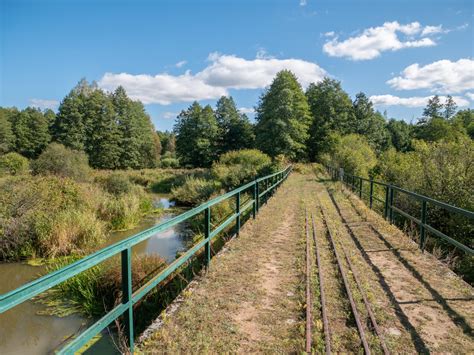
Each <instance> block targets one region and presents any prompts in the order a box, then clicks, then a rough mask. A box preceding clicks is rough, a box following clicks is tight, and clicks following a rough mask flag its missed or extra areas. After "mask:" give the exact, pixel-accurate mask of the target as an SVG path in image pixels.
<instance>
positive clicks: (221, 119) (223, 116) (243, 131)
mask: <svg viewBox="0 0 474 355" xmlns="http://www.w3.org/2000/svg"><path fill="white" fill-rule="evenodd" d="M216 119H217V124H218V125H219V130H220V139H219V153H220V154H222V153H226V152H228V151H231V150H238V149H246V148H252V147H253V144H254V141H255V134H254V133H253V127H252V124H251V123H250V121H249V119H248V117H247V116H246V115H245V114H240V112H239V111H238V110H237V107H236V106H235V102H234V99H233V98H232V97H226V96H222V97H221V98H220V99H219V101H217V105H216Z"/></svg>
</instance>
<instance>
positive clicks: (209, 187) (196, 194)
mask: <svg viewBox="0 0 474 355" xmlns="http://www.w3.org/2000/svg"><path fill="white" fill-rule="evenodd" d="M219 187H220V184H219V183H218V182H216V181H214V180H206V179H203V178H197V177H192V176H191V177H187V178H186V180H185V182H184V184H183V185H181V186H178V187H174V188H172V189H171V196H172V198H173V200H175V201H176V202H178V203H180V204H182V205H188V206H194V205H197V204H199V203H202V202H205V201H207V200H208V199H209V198H210V197H211V195H212V194H213V193H214V192H216V191H217V190H218V189H219Z"/></svg>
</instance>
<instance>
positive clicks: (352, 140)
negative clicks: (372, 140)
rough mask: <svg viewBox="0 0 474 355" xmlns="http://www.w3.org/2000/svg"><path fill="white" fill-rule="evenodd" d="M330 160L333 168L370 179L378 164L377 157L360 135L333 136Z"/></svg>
mask: <svg viewBox="0 0 474 355" xmlns="http://www.w3.org/2000/svg"><path fill="white" fill-rule="evenodd" d="M332 142H333V143H332V147H331V150H330V153H329V156H324V157H323V160H326V163H327V160H329V162H330V164H331V165H332V166H335V167H338V168H343V169H344V171H345V172H346V173H349V174H353V175H358V176H362V177H368V176H369V174H370V173H371V172H372V169H373V168H374V167H375V166H376V164H377V156H376V155H375V152H374V150H373V149H372V148H371V147H370V145H369V143H367V140H366V139H365V137H363V136H360V135H358V134H349V135H346V136H342V137H341V136H339V135H333V136H332Z"/></svg>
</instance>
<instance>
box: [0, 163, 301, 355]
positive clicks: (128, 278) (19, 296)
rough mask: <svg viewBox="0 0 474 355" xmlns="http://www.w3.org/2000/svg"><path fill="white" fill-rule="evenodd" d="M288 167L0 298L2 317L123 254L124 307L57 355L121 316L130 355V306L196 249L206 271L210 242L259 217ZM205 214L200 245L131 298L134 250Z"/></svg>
mask: <svg viewBox="0 0 474 355" xmlns="http://www.w3.org/2000/svg"><path fill="white" fill-rule="evenodd" d="M291 170H292V167H291V166H289V167H287V168H286V169H285V170H282V171H279V172H276V173H274V174H271V175H267V176H264V177H261V178H258V179H255V180H254V181H252V182H249V183H248V184H246V185H243V186H241V187H239V188H237V189H235V190H232V191H230V192H227V193H225V194H223V195H221V196H218V197H216V198H214V199H212V200H210V201H208V202H206V203H203V204H202V205H200V206H198V207H195V208H193V209H191V210H189V211H186V212H184V213H182V214H180V215H178V216H176V217H174V218H172V219H170V220H168V221H166V222H163V223H160V224H157V225H156V226H154V227H152V228H150V229H147V230H145V231H143V232H140V233H138V234H136V235H134V236H132V237H129V238H127V239H124V240H122V241H120V242H118V243H115V244H113V245H110V246H108V247H106V248H103V249H101V250H99V251H97V252H95V253H93V254H91V255H89V256H87V257H84V258H83V259H81V260H78V261H76V262H74V263H72V264H70V265H68V266H66V267H64V268H62V269H60V270H57V271H55V272H52V273H50V274H47V275H45V276H42V277H40V278H38V279H37V280H35V281H32V282H30V283H28V284H25V285H23V286H21V287H19V288H17V289H15V290H13V291H10V292H8V293H5V294H3V295H0V314H1V313H4V312H6V311H8V310H9V309H11V308H13V307H15V306H17V305H19V304H21V303H22V302H25V301H27V300H31V299H32V298H34V297H35V296H37V295H39V294H41V293H42V292H44V291H47V290H49V289H51V288H53V287H54V286H56V285H58V284H59V283H61V282H63V281H66V280H68V279H70V278H72V277H74V276H76V275H77V274H79V273H81V272H83V271H85V270H87V269H90V268H91V267H93V266H95V265H97V264H99V263H101V262H103V261H105V260H107V259H109V258H111V257H113V256H115V255H117V254H119V253H120V254H121V263H122V291H123V292H122V303H121V304H120V305H118V306H116V307H115V308H114V309H112V310H111V311H110V312H108V313H107V314H105V315H104V316H103V317H102V318H100V319H99V320H97V321H96V322H95V323H93V324H92V325H90V326H89V327H88V328H87V329H86V330H85V331H83V332H82V333H81V334H79V335H78V336H77V337H75V338H74V339H73V340H72V341H70V342H69V343H67V344H66V345H65V346H64V347H62V348H61V349H59V350H58V353H59V354H73V353H74V352H76V351H78V350H79V349H81V348H82V347H83V346H84V345H85V344H87V343H88V342H89V341H90V340H91V339H92V338H93V337H94V336H96V335H97V334H99V333H100V332H101V331H102V330H103V329H105V328H106V327H107V326H108V325H109V324H110V323H112V322H113V321H114V320H116V319H117V318H119V317H121V316H122V315H123V316H124V319H125V328H126V334H127V337H128V341H129V347H130V351H131V352H132V353H133V349H134V341H133V339H134V329H133V305H134V304H136V303H137V302H138V301H139V300H140V299H141V298H143V297H144V296H145V295H146V294H147V293H149V292H150V291H151V290H153V289H154V288H155V287H157V286H159V284H160V283H161V282H162V281H164V280H165V279H166V278H167V277H168V276H170V275H171V274H173V272H175V271H176V270H177V269H178V268H179V267H180V266H182V265H183V264H184V263H185V262H186V261H187V260H189V259H190V258H191V257H192V256H194V255H195V254H196V253H197V252H198V251H199V250H200V249H202V248H203V247H204V253H205V256H206V262H207V265H209V262H210V259H211V241H212V239H214V238H215V237H216V236H217V235H218V234H219V233H220V232H222V231H223V230H224V229H225V228H226V227H228V226H230V224H231V223H232V222H234V221H235V230H236V234H238V233H239V229H240V224H241V216H242V215H243V214H244V213H245V212H246V211H247V210H248V209H249V208H251V207H252V214H253V218H255V216H256V214H257V213H258V210H259V207H260V205H261V203H262V202H265V201H266V200H268V198H269V197H270V196H271V195H272V194H273V192H274V190H275V189H276V188H277V187H278V186H279V185H280V184H281V183H282V182H283V181H285V180H286V178H287V177H288V175H289V174H290V173H291ZM243 193H250V194H251V196H252V197H251V198H250V199H248V200H247V201H246V202H245V203H244V205H241V199H240V197H241V194H243ZM233 197H234V198H235V201H236V205H235V207H236V208H235V211H234V213H233V214H232V215H230V216H229V217H227V218H226V219H225V220H224V221H223V222H222V223H221V224H220V225H219V226H217V227H215V228H214V229H212V225H211V207H212V206H214V205H216V204H218V203H220V202H222V201H224V200H227V199H229V198H233ZM202 212H204V220H203V223H204V232H205V236H204V239H203V240H201V241H200V242H198V243H196V244H195V245H193V246H192V247H191V248H190V249H189V250H187V251H186V253H184V254H183V255H181V256H180V257H179V258H177V259H176V260H175V261H173V262H172V263H171V264H170V265H168V266H167V267H166V268H165V269H164V270H162V271H161V272H159V273H158V274H157V275H156V276H154V277H153V278H152V279H151V280H149V281H148V282H147V283H146V284H144V285H143V286H141V287H140V288H139V289H138V290H136V291H135V292H132V247H133V246H134V245H136V244H138V243H140V242H143V241H144V240H146V239H148V238H150V237H151V236H153V235H154V234H156V233H157V232H162V231H164V230H167V229H168V228H170V227H172V226H174V225H176V224H178V223H181V222H184V221H186V220H188V219H189V218H191V217H193V216H196V215H197V214H199V213H202Z"/></svg>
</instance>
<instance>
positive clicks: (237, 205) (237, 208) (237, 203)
mask: <svg viewBox="0 0 474 355" xmlns="http://www.w3.org/2000/svg"><path fill="white" fill-rule="evenodd" d="M235 213H237V218H236V219H235V229H236V234H237V236H238V235H239V232H240V192H237V195H235Z"/></svg>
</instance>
